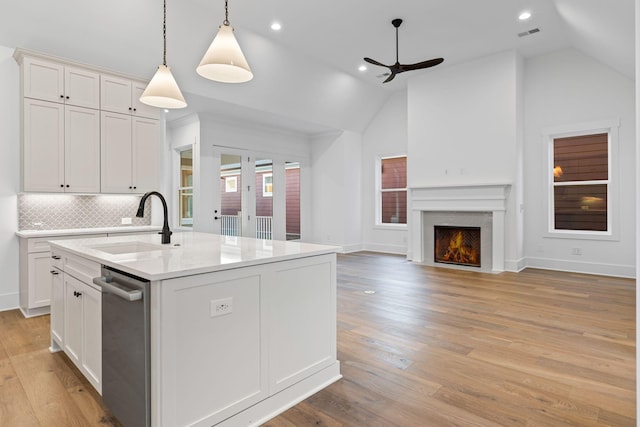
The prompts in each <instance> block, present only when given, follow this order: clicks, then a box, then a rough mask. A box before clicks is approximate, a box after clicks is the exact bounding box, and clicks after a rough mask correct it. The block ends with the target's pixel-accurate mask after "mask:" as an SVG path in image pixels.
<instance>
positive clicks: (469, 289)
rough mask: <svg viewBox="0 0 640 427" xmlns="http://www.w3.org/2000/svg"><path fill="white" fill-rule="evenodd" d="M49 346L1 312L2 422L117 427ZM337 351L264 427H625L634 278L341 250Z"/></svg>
mask: <svg viewBox="0 0 640 427" xmlns="http://www.w3.org/2000/svg"><path fill="white" fill-rule="evenodd" d="M368 290H372V291H375V293H374V294H367V293H365V292H364V291H368ZM48 345H49V317H48V316H42V317H37V318H32V319H24V318H23V317H22V315H21V314H20V312H19V311H17V310H12V311H7V312H2V313H0V426H3V427H5V426H7V427H13V426H16V427H17V426H19V427H23V426H34V427H35V426H41V427H45V426H114V427H116V426H119V424H118V423H117V421H116V420H114V419H113V418H112V417H111V416H110V415H109V412H108V410H107V409H106V408H105V407H104V405H103V404H102V401H101V399H100V396H99V395H98V394H97V393H95V391H94V390H93V389H92V387H91V386H90V385H89V384H88V383H87V382H86V381H85V380H84V378H83V377H82V375H81V374H80V373H79V371H78V370H77V369H76V368H75V367H74V366H73V364H72V363H71V362H70V361H69V360H68V359H67V358H66V356H64V355H63V354H62V353H55V354H51V353H49V351H48ZM338 359H339V360H340V361H341V370H342V374H343V376H344V378H343V379H341V380H340V381H338V382H337V383H335V384H333V385H331V386H329V387H328V388H326V389H324V390H322V391H320V392H318V393H316V394H315V395H313V396H311V397H310V398H308V399H306V400H304V401H303V402H301V403H300V404H298V405H296V406H294V407H293V408H291V409H289V410H288V411H286V412H285V413H283V414H281V415H280V416H278V417H276V418H274V419H272V420H271V421H269V422H268V423H266V424H265V425H264V427H292V426H327V427H339V426H358V427H360V426H367V427H368V426H384V427H389V426H403V427H404V426H410V427H411V426H436V427H437V426H554V427H555V426H559V427H563V426H635V425H636V420H635V408H636V404H635V402H636V397H635V396H636V395H635V281H633V280H628V279H619V278H610V277H602V276H590V275H580V274H572V273H558V272H551V271H542V270H525V271H524V272H521V273H518V274H515V273H503V274H499V275H493V274H483V273H477V272H467V271H455V270H449V269H443V268H435V267H424V266H419V265H416V264H413V263H409V262H407V261H406V260H405V258H404V257H400V256H393V255H382V254H375V253H369V252H359V253H355V254H348V255H340V256H339V257H338ZM134 427H135V426H134Z"/></svg>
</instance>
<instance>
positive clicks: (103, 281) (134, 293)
mask: <svg viewBox="0 0 640 427" xmlns="http://www.w3.org/2000/svg"><path fill="white" fill-rule="evenodd" d="M93 283H95V284H96V285H98V286H100V287H101V288H102V289H106V290H107V291H108V292H110V293H112V294H114V295H117V296H119V297H120V298H122V299H125V300H127V301H138V300H141V299H142V291H141V290H139V289H131V290H127V289H123V287H120V286H116V285H114V284H113V283H114V282H113V281H110V280H108V279H107V278H106V277H104V276H103V277H94V278H93Z"/></svg>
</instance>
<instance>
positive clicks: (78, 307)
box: [64, 274, 84, 368]
mask: <svg viewBox="0 0 640 427" xmlns="http://www.w3.org/2000/svg"><path fill="white" fill-rule="evenodd" d="M83 286H84V285H83V283H82V282H81V281H79V280H77V279H75V278H74V277H72V276H69V275H68V274H65V275H64V352H65V353H66V354H67V356H69V358H70V359H71V360H72V361H73V363H75V364H76V366H77V367H78V368H80V367H81V366H82V364H81V362H80V361H81V359H82V323H83V321H82V317H83V316H82V298H83V296H82V291H83V290H84V289H83Z"/></svg>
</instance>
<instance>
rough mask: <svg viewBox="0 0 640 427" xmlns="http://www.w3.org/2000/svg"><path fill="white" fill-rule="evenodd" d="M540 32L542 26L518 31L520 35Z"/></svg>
mask: <svg viewBox="0 0 640 427" xmlns="http://www.w3.org/2000/svg"><path fill="white" fill-rule="evenodd" d="M539 32H540V28H532V29H530V30H529V31H523V32H521V33H518V37H525V36H530V35H531V34H535V33H539Z"/></svg>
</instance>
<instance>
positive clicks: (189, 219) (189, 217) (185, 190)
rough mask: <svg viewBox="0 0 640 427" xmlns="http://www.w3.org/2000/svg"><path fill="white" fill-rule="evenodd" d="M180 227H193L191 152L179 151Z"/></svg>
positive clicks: (190, 150) (188, 150) (189, 150)
mask: <svg viewBox="0 0 640 427" xmlns="http://www.w3.org/2000/svg"><path fill="white" fill-rule="evenodd" d="M178 211H179V215H178V218H180V224H179V225H180V226H182V227H193V150H192V149H191V148H189V149H187V150H182V151H180V185H179V187H178Z"/></svg>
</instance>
